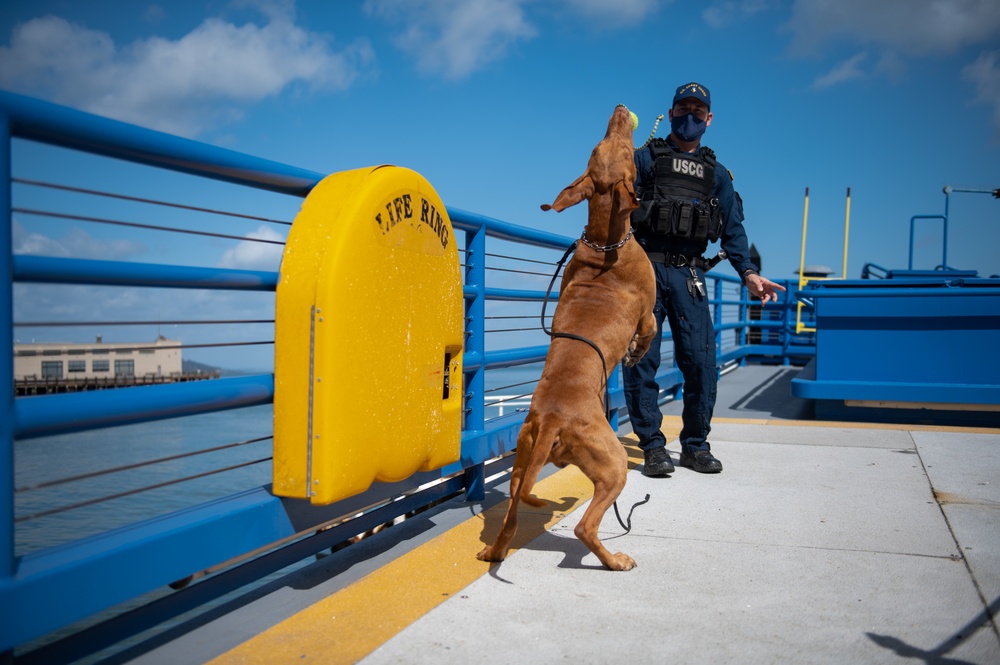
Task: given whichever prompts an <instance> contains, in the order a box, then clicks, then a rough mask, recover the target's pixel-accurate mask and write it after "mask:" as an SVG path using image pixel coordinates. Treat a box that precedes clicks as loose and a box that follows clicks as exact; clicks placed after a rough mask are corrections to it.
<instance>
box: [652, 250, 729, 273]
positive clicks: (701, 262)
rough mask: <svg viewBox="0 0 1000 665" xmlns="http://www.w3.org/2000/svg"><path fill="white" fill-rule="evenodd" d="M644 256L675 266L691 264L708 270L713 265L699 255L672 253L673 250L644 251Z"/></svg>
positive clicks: (680, 266) (682, 266)
mask: <svg viewBox="0 0 1000 665" xmlns="http://www.w3.org/2000/svg"><path fill="white" fill-rule="evenodd" d="M646 256H648V257H649V260H650V261H652V262H653V263H662V264H663V265H666V266H674V267H675V268H684V267H686V266H693V267H695V268H701V269H703V270H710V269H711V268H712V266H713V265H714V264H712V263H710V262H709V261H708V260H707V259H704V258H702V257H700V256H684V255H683V254H674V253H673V252H646Z"/></svg>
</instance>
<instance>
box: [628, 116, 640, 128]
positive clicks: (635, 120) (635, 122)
mask: <svg viewBox="0 0 1000 665" xmlns="http://www.w3.org/2000/svg"><path fill="white" fill-rule="evenodd" d="M628 114H629V115H630V116H632V131H633V132H634V131H635V130H637V129H639V116H637V115H636V114H635V113H633V112H632V111H629V112H628Z"/></svg>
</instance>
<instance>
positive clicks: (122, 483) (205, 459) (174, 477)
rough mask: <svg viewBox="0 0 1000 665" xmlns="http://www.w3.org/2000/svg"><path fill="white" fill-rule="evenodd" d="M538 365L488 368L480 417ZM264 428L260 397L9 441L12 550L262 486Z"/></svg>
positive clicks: (530, 383) (266, 466)
mask: <svg viewBox="0 0 1000 665" xmlns="http://www.w3.org/2000/svg"><path fill="white" fill-rule="evenodd" d="M540 372H541V363H536V364H533V365H524V366H517V367H511V368H505V369H501V370H490V371H487V372H486V391H487V392H486V395H485V403H486V404H487V408H486V418H491V417H494V416H497V415H501V414H502V413H509V412H510V411H511V410H515V409H527V406H528V403H529V400H530V393H531V392H532V390H533V389H534V386H535V383H536V381H537V378H538V375H539V374H540ZM122 390H141V388H124V389H122ZM271 433H272V409H271V406H270V405H265V406H256V407H250V408H245V409H235V410H231V411H221V412H218V413H210V414H202V415H197V416H190V417H184V418H173V419H170V420H162V421H156V422H150V423H140V424H135V425H127V426H123V427H112V428H105V429H98V430H91V431H88V432H79V433H73V434H64V435H59V436H51V437H44V438H38V439H28V440H24V441H16V442H15V444H14V467H15V488H16V490H15V501H14V504H15V552H16V554H17V555H23V554H26V553H30V552H34V551H38V550H41V549H45V548H47V547H52V546H55V545H59V544H62V543H66V542H70V541H73V540H76V539H78V538H83V537H86V536H90V535H94V534H97V533H101V532H104V531H107V530H110V529H113V528H116V527H120V526H125V525H128V524H132V523H135V522H138V521H141V520H144V519H149V518H151V517H155V516H158V515H163V514H166V513H170V512H173V511H176V510H180V509H183V508H187V507H191V506H195V505H198V504H201V503H204V502H206V501H211V500H213V499H218V498H222V497H226V496H229V495H232V494H235V493H237V492H241V491H244V490H247V489H251V488H255V487H260V486H262V485H266V484H268V483H270V482H271V462H270V458H271V446H272V439H271V438H270V437H271ZM109 470H110V472H109ZM64 481H65V482H64ZM66 508H71V509H68V510H67V509H66Z"/></svg>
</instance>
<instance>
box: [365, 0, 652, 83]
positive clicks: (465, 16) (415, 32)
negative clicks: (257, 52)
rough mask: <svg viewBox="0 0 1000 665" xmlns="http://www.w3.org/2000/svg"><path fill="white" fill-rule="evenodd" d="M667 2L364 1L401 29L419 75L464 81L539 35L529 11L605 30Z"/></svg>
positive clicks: (631, 22)
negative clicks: (535, 10)
mask: <svg viewBox="0 0 1000 665" xmlns="http://www.w3.org/2000/svg"><path fill="white" fill-rule="evenodd" d="M669 1H670V0H547V2H540V1H539V0H365V3H364V9H365V11H366V12H368V14H369V15H372V16H376V17H378V18H381V19H384V20H386V21H387V22H390V23H393V24H398V25H400V26H403V29H402V31H401V32H400V33H399V34H398V35H396V37H395V39H394V41H395V43H396V45H397V46H398V47H399V48H400V49H402V50H403V51H404V52H406V53H407V54H409V55H410V56H411V57H413V58H414V59H415V60H416V65H417V69H418V70H420V71H421V72H423V73H425V74H435V75H441V76H443V77H444V78H446V79H451V80H459V79H463V78H465V77H467V76H469V75H470V74H472V73H473V72H476V71H479V70H481V69H483V68H485V67H486V66H488V65H489V64H490V63H492V62H495V61H497V60H500V59H502V58H504V57H505V56H506V55H507V54H508V53H509V51H510V50H511V49H512V48H513V47H514V46H515V45H516V44H518V43H521V42H526V41H529V40H531V39H534V38H535V37H537V36H538V35H539V30H538V28H537V27H536V25H535V24H534V23H533V22H532V21H530V20H529V17H528V15H527V13H528V11H527V10H528V9H538V10H544V9H549V10H554V11H555V12H557V13H558V15H559V16H568V17H572V18H575V19H579V20H582V21H584V22H589V23H590V24H592V25H594V26H597V27H600V28H604V27H609V26H610V27H623V26H626V27H627V26H630V25H634V24H635V22H636V21H639V20H642V19H644V18H646V17H647V16H649V15H650V14H652V13H653V12H654V11H656V9H657V8H659V7H660V6H661V5H663V4H666V3H667V2H669Z"/></svg>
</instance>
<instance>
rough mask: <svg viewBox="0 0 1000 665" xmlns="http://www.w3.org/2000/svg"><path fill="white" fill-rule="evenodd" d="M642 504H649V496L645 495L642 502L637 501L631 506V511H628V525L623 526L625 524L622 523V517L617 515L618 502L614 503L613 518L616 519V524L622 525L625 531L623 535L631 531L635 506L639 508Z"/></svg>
mask: <svg viewBox="0 0 1000 665" xmlns="http://www.w3.org/2000/svg"><path fill="white" fill-rule="evenodd" d="M644 503H649V494H646V498H645V499H643V500H642V501H638V502H636V503H633V504H632V510H630V511H628V524H625V522H622V516H621V515H619V514H618V502H617V501H615V503H614V506H615V517H617V518H618V523H619V524H621V525H622V528H623V529H625V533H628V532H629V531H631V530H632V512H633V511H634V510H635V509H636V506H641V505H642V504H644Z"/></svg>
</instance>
